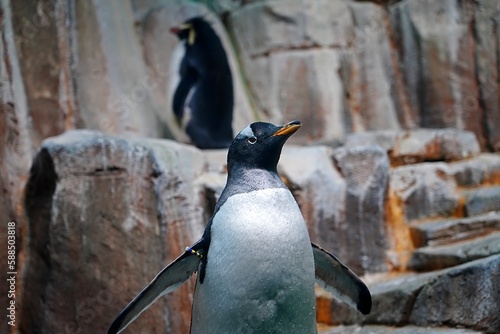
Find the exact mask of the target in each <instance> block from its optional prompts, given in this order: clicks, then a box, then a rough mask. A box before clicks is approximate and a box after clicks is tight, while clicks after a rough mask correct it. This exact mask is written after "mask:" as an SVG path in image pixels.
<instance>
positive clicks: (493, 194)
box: [465, 186, 500, 216]
mask: <svg viewBox="0 0 500 334" xmlns="http://www.w3.org/2000/svg"><path fill="white" fill-rule="evenodd" d="M465 197H466V202H465V212H466V214H467V215H468V216H474V215H478V214H482V213H486V212H490V211H500V187H498V186H497V187H488V188H481V189H477V190H469V191H467V192H466V194H465Z"/></svg>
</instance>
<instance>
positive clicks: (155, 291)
mask: <svg viewBox="0 0 500 334" xmlns="http://www.w3.org/2000/svg"><path fill="white" fill-rule="evenodd" d="M201 244H202V240H200V241H198V242H197V243H196V244H194V245H193V246H192V247H188V248H186V251H185V252H184V253H183V254H182V255H181V256H179V257H178V258H177V259H175V260H174V262H172V263H170V264H169V265H168V266H166V267H165V268H163V270H162V271H160V272H159V273H158V275H156V277H155V278H153V280H152V281H151V282H150V283H149V284H148V285H147V286H146V287H145V288H144V289H143V290H142V291H141V292H140V293H139V294H138V295H137V296H136V297H135V298H134V299H133V300H132V301H131V302H130V303H129V304H128V305H127V306H126V307H125V308H124V309H123V311H121V312H120V314H119V315H118V317H116V319H115V320H114V321H113V323H112V324H111V326H110V327H109V330H108V334H117V333H120V332H121V331H123V330H124V329H125V328H126V327H127V326H128V325H129V324H130V323H131V322H132V321H134V320H135V319H136V318H137V317H138V316H139V315H140V314H141V313H142V312H144V311H145V310H147V309H148V308H149V307H150V306H151V305H152V304H153V303H154V302H155V301H156V300H157V299H158V298H160V297H161V296H163V295H165V294H167V293H169V292H172V291H174V290H176V289H177V288H178V287H179V286H181V285H182V283H184V282H185V281H186V280H187V279H188V278H190V277H191V275H193V274H194V273H195V272H196V271H197V270H198V268H199V266H200V261H201V259H202V258H203V256H204V255H205V249H204V248H202V246H201Z"/></svg>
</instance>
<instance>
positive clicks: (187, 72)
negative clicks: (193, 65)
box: [172, 62, 198, 122]
mask: <svg viewBox="0 0 500 334" xmlns="http://www.w3.org/2000/svg"><path fill="white" fill-rule="evenodd" d="M181 66H185V68H183V70H182V71H181V76H182V78H181V81H180V82H179V84H178V85H177V88H176V89H175V93H174V98H173V102H172V109H173V110H174V114H175V117H176V119H177V122H180V120H182V116H183V114H184V104H185V102H186V98H187V96H188V94H189V92H190V91H191V88H193V86H194V85H195V83H196V81H198V73H197V72H196V71H195V70H193V69H190V68H189V67H187V65H185V64H184V62H183V64H182V65H181Z"/></svg>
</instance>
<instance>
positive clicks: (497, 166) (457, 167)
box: [449, 153, 500, 187]
mask: <svg viewBox="0 0 500 334" xmlns="http://www.w3.org/2000/svg"><path fill="white" fill-rule="evenodd" d="M449 166H450V172H451V173H452V174H453V176H454V177H455V180H456V182H457V184H458V185H459V186H464V187H476V186H480V185H482V184H498V183H500V155H498V154H490V153H483V154H480V155H478V156H477V157H475V158H472V159H470V160H465V161H457V162H454V163H451V164H450V165H449Z"/></svg>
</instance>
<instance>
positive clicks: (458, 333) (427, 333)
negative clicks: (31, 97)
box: [319, 325, 481, 334]
mask: <svg viewBox="0 0 500 334" xmlns="http://www.w3.org/2000/svg"><path fill="white" fill-rule="evenodd" d="M385 333H390V334H478V333H481V332H477V331H473V330H469V329H464V328H447V327H418V326H404V327H392V326H380V325H367V326H356V325H351V326H338V327H335V328H331V329H326V330H322V331H319V334H385Z"/></svg>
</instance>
